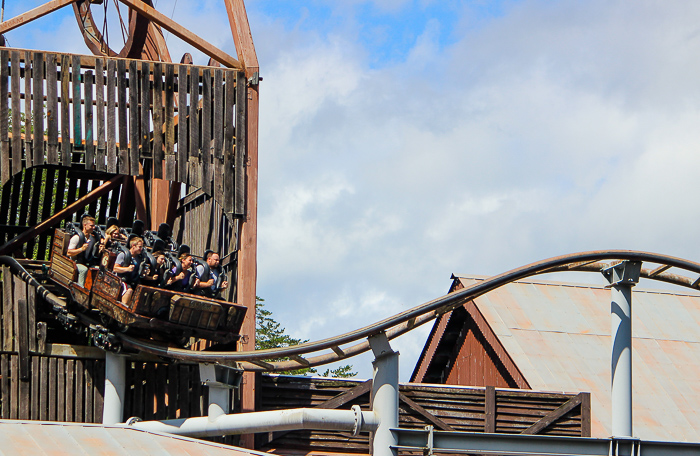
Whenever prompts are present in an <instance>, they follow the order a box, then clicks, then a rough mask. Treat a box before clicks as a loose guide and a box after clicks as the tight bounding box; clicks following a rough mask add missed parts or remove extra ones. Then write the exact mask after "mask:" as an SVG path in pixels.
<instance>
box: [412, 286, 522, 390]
mask: <svg viewBox="0 0 700 456" xmlns="http://www.w3.org/2000/svg"><path fill="white" fill-rule="evenodd" d="M452 279H453V282H452V286H451V287H450V292H453V291H457V290H461V289H463V288H464V283H462V281H460V279H459V278H457V277H455V276H454V275H453V276H452ZM411 382H413V383H441V384H448V385H469V386H494V387H500V388H520V389H531V388H530V385H529V384H528V382H527V380H526V379H525V378H524V377H523V375H522V373H521V372H520V370H519V369H518V367H517V366H516V365H515V363H514V362H513V360H512V358H511V357H510V355H508V353H507V352H506V350H505V348H504V347H503V345H502V344H501V342H500V341H499V340H498V337H496V335H495V334H494V332H493V330H492V329H491V327H490V326H489V324H488V322H487V321H486V320H485V319H484V316H483V315H482V314H481V312H480V311H479V309H478V308H477V307H476V305H474V301H473V300H472V301H469V302H467V303H466V304H464V306H462V307H458V308H457V309H455V310H454V311H452V312H448V313H445V314H442V315H441V316H440V317H439V318H438V320H437V321H436V323H435V325H434V326H433V329H432V331H431V332H430V336H429V337H428V340H427V342H426V345H425V347H424V348H423V352H422V353H421V357H420V359H419V360H418V363H417V364H416V368H415V370H414V371H413V374H412V375H411Z"/></svg>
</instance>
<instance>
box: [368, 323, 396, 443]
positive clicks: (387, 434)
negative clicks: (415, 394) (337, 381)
mask: <svg viewBox="0 0 700 456" xmlns="http://www.w3.org/2000/svg"><path fill="white" fill-rule="evenodd" d="M369 344H370V346H371V347H372V351H373V352H374V356H375V359H374V361H372V366H373V367H374V372H373V377H372V410H373V411H374V413H375V414H376V415H377V418H378V419H379V426H378V427H377V430H376V431H374V438H373V439H372V449H371V454H372V455H373V456H396V455H397V454H398V453H397V450H396V448H395V447H396V445H398V443H399V442H398V438H397V437H396V435H394V433H393V432H391V430H392V429H394V428H398V427H399V354H398V352H395V351H394V350H392V349H391V346H390V345H389V339H388V338H387V336H386V334H385V333H383V332H381V333H379V334H377V335H375V336H372V337H370V338H369ZM392 447H394V448H392Z"/></svg>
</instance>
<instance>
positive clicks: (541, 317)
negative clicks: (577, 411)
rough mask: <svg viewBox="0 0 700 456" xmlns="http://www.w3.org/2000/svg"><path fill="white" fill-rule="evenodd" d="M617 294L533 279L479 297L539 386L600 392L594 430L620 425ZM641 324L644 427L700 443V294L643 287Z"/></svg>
mask: <svg viewBox="0 0 700 456" xmlns="http://www.w3.org/2000/svg"><path fill="white" fill-rule="evenodd" d="M456 278H457V279H458V280H460V281H464V283H465V284H466V283H472V282H471V281H473V280H474V279H475V277H473V276H472V277H456ZM477 279H478V278H477ZM610 298H611V295H610V290H609V289H606V288H604V287H598V286H593V285H580V284H564V283H552V282H544V281H532V280H530V281H520V282H515V283H512V284H509V285H506V286H504V287H501V288H499V289H497V290H494V291H492V292H490V293H488V294H486V295H484V296H481V297H479V298H477V299H475V300H474V302H475V304H476V307H477V308H478V309H479V311H480V312H481V313H482V314H483V316H484V318H485V319H486V321H487V322H488V324H489V325H490V327H491V328H492V330H493V332H494V333H495V335H496V336H497V338H498V339H499V340H500V342H501V343H502V344H503V346H504V348H505V349H506V351H507V353H508V354H509V355H510V356H511V357H512V359H513V361H514V362H515V364H516V365H517V367H518V368H519V369H520V371H521V372H522V374H523V375H524V377H525V378H526V379H527V381H528V383H529V384H530V386H531V387H532V389H533V390H538V391H569V392H579V391H588V392H590V393H591V407H592V426H591V432H592V436H594V437H607V436H609V435H610V433H611V431H610V429H611V428H610V422H611V410H610V381H611V380H610V362H611V338H610V331H611V330H610V326H611V317H610ZM632 332H633V342H632V344H633V345H632V346H633V395H634V398H633V401H634V405H633V407H634V411H633V426H634V428H633V429H634V435H635V436H636V437H640V438H643V439H650V440H665V441H688V442H700V426H698V425H697V423H700V296H697V295H690V294H681V293H670V292H661V291H658V292H657V291H645V290H642V289H639V288H634V289H633V297H632Z"/></svg>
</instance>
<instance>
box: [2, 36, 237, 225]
mask: <svg viewBox="0 0 700 456" xmlns="http://www.w3.org/2000/svg"><path fill="white" fill-rule="evenodd" d="M245 86H246V79H245V76H244V74H243V73H242V72H238V71H236V70H230V69H224V68H215V67H199V66H194V65H184V64H172V63H162V62H147V61H139V60H127V59H118V58H108V57H95V56H81V55H72V54H56V53H45V52H38V51H28V50H19V49H2V50H0V182H1V183H2V184H3V185H4V184H5V183H6V182H8V181H9V179H10V177H11V176H12V175H15V174H17V173H19V172H20V171H21V170H22V168H31V167H33V166H41V165H59V166H64V167H78V168H82V169H86V170H95V171H102V172H105V173H111V174H131V175H143V174H145V175H147V176H151V175H152V176H153V177H154V178H159V179H167V180H170V181H179V182H183V183H186V184H188V185H191V186H194V187H198V188H201V189H202V190H203V191H204V192H205V193H206V194H208V195H212V196H214V199H215V200H216V201H217V202H219V204H220V205H221V206H222V207H223V208H224V210H225V211H226V212H229V213H232V214H234V215H242V214H243V210H244V202H245V195H244V189H245V185H244V164H245V141H244V136H245V125H246V122H245V115H246V114H245V113H246V109H245V104H246V91H245V90H237V87H243V88H244V87H245ZM3 93H4V94H7V95H6V96H2V94H3ZM238 126H241V128H237V127H238Z"/></svg>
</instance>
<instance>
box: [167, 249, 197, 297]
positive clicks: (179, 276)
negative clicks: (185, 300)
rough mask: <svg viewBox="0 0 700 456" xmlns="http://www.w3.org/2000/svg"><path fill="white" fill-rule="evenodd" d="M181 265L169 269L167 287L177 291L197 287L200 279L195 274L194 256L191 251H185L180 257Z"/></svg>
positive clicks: (185, 290) (188, 290)
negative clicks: (193, 266)
mask: <svg viewBox="0 0 700 456" xmlns="http://www.w3.org/2000/svg"><path fill="white" fill-rule="evenodd" d="M178 262H179V265H178V264H177V263H176V264H175V266H174V267H173V268H172V269H171V270H170V271H168V278H167V280H166V282H165V285H166V287H167V288H169V289H171V290H175V291H183V292H190V289H195V290H196V289H197V288H198V285H199V279H198V278H197V276H196V275H195V274H193V270H192V263H193V258H192V255H190V254H189V253H183V254H181V255H180V257H179V258H178Z"/></svg>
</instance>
